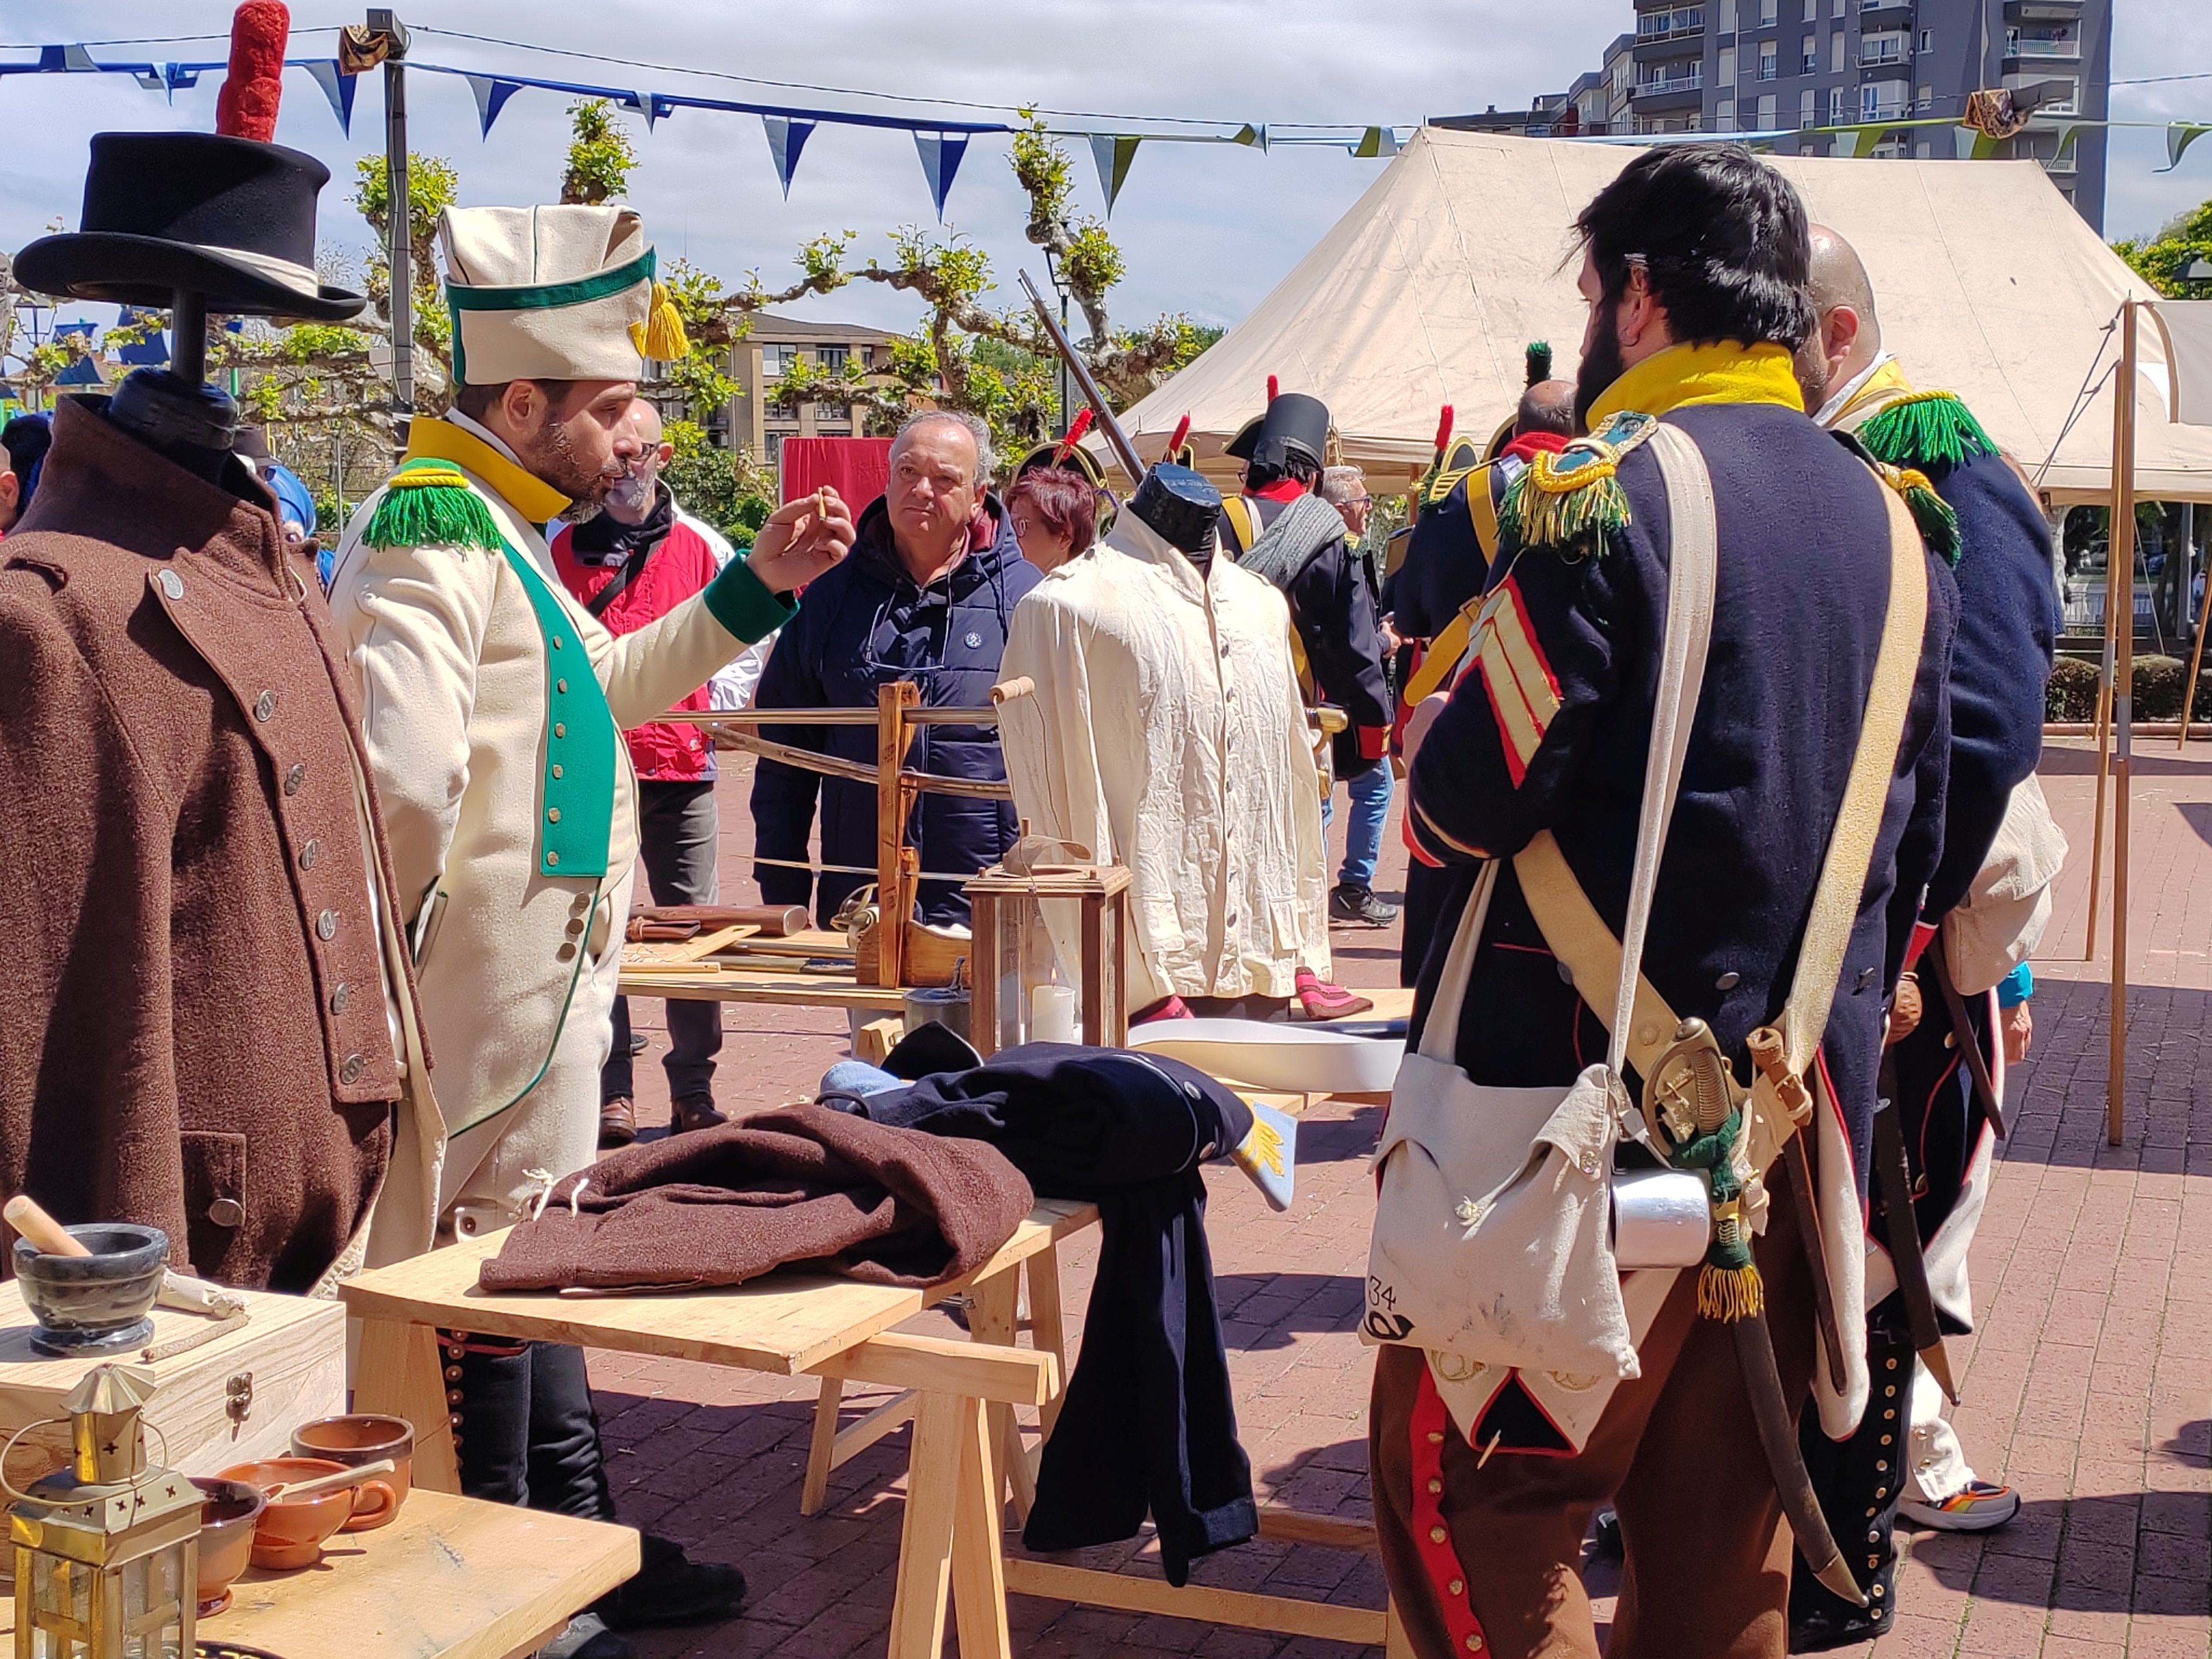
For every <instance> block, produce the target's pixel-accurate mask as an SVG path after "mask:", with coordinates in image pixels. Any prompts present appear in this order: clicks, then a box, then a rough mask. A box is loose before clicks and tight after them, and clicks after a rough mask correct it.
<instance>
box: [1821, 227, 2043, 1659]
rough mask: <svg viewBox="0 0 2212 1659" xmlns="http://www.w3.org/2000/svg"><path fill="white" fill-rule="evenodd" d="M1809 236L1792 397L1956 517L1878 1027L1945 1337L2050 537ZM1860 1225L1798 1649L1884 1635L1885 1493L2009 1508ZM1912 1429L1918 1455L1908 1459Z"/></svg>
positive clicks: (1986, 1105)
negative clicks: (1845, 1389) (1972, 893)
mask: <svg viewBox="0 0 2212 1659" xmlns="http://www.w3.org/2000/svg"><path fill="white" fill-rule="evenodd" d="M1812 246H1813V258H1812V265H1811V275H1810V281H1809V283H1808V288H1809V290H1810V292H1811V295H1812V299H1813V302H1814V310H1815V312H1816V313H1817V314H1818V317H1819V327H1818V328H1817V330H1816V331H1814V335H1813V336H1812V337H1811V338H1810V339H1809V340H1808V342H1807V343H1806V344H1805V346H1804V347H1803V348H1802V349H1801V350H1800V351H1799V352H1798V354H1797V357H1796V368H1797V378H1798V381H1799V384H1800V386H1802V389H1803V391H1804V393H1805V407H1806V408H1807V409H1808V410H1814V418H1815V419H1816V420H1818V421H1820V423H1821V424H1822V425H1824V426H1826V427H1828V428H1831V429H1832V430H1834V431H1837V432H1842V433H1849V434H1850V435H1852V436H1853V437H1854V438H1856V439H1857V441H1858V442H1860V443H1861V444H1863V445H1864V446H1865V447H1866V448H1867V449H1868V450H1869V451H1870V452H1872V453H1873V454H1874V456H1875V459H1878V460H1880V461H1881V462H1883V463H1885V464H1886V465H1890V466H1894V467H1900V468H1906V469H1910V470H1911V471H1917V472H1919V473H1922V474H1924V475H1925V476H1926V477H1927V479H1928V480H1929V483H1931V484H1933V485H1934V487H1935V489H1936V494H1937V495H1940V496H1941V497H1942V500H1943V502H1944V504H1945V505H1946V506H1947V507H1948V508H1949V510H1950V512H1951V513H1953V514H1954V516H1955V518H1956V520H1957V522H1958V535H1957V549H1956V567H1955V571H1954V574H1955V575H1956V577H1957V580H1958V587H1959V631H1958V635H1957V639H1956V641H1955V644H1954V647H1953V653H1952V661H1951V763H1950V786H1949V792H1948V795H1947V797H1946V799H1945V805H1944V814H1943V824H1942V832H1943V845H1942V858H1941V860H1939V861H1938V863H1937V865H1936V873H1935V875H1934V877H1933V878H1931V879H1930V880H1929V884H1928V888H1927V892H1926V894H1925V896H1924V897H1923V901H1922V903H1921V907H1920V915H1919V921H1920V927H1918V929H1917V930H1916V933H1915V936H1914V954H1913V957H1912V965H1913V969H1914V970H1915V971H1917V978H1918V981H1919V986H1920V989H1921V999H1920V1000H1921V1006H1922V1008H1923V1014H1922V1016H1921V1018H1920V1022H1919V1024H1918V1025H1917V1027H1914V1028H1913V1029H1911V1030H1909V1031H1907V1032H1905V1033H1904V1034H1903V1035H1902V1036H1901V1037H1894V1039H1893V1040H1894V1046H1893V1048H1891V1049H1890V1051H1889V1056H1888V1059H1889V1062H1890V1066H1891V1067H1892V1068H1893V1079H1892V1080H1891V1082H1890V1085H1889V1086H1888V1087H1887V1089H1886V1090H1885V1091H1884V1092H1885V1093H1886V1094H1887V1096H1888V1097H1889V1098H1890V1099H1892V1100H1893V1102H1894V1103H1895V1105H1894V1108H1893V1109H1895V1110H1896V1111H1898V1112H1899V1114H1900V1118H1899V1128H1900V1129H1901V1131H1902V1133H1903V1138H1904V1140H1905V1147H1906V1151H1907V1156H1908V1161H1909V1163H1910V1164H1911V1169H1912V1175H1913V1190H1914V1194H1915V1198H1914V1203H1913V1206H1912V1207H1913V1211H1914V1220H1915V1222H1916V1224H1917V1230H1918V1231H1919V1234H1920V1237H1921V1238H1922V1240H1923V1251H1924V1254H1925V1256H1926V1259H1927V1263H1928V1269H1929V1285H1930V1288H1931V1289H1932V1291H1934V1293H1935V1302H1936V1312H1937V1316H1938V1319H1939V1321H1940V1322H1941V1323H1942V1327H1943V1328H1944V1329H1945V1330H1946V1331H1948V1332H1949V1333H1951V1334H1960V1333H1963V1332H1966V1331H1967V1330H1970V1329H1972V1298H1971V1296H1970V1293H1969V1289H1968V1285H1967V1282H1966V1251H1967V1246H1968V1245H1969V1244H1970V1243H1972V1237H1973V1231H1974V1226H1975V1224H1976V1223H1977V1222H1978V1220H1979V1218H1980V1214H1981V1207H1982V1202H1983V1200H1984V1196H1985V1195H1986V1194H1987V1191H1988V1183H1989V1169H1990V1156H1991V1148H1992V1144H1993V1141H1994V1132H1993V1126H1994V1124H1995V1122H1996V1119H1997V1115H1998V1103H1997V1102H1996V1100H1995V1098H1994V1096H1993V1091H1994V1089H1996V1088H1999V1087H2002V1079H2003V1075H2004V1072H2003V1063H2002V1057H2001V1055H2000V1054H1999V1052H1998V1046H1999V1045H1998V1042H1997V1036H1998V1032H1999V1030H2000V1017H1999V1014H1998V1012H1997V1008H1996V987H1994V986H1992V985H1991V984H1990V983H1988V982H1987V981H1985V980H1984V981H1982V982H1975V981H1974V980H1973V979H1972V978H1971V977H1969V976H1968V975H1964V974H1962V973H1961V972H1960V971H1959V970H1958V969H1956V967H1955V966H1954V967H1953V968H1951V969H1949V970H1948V971H1949V978H1950V980H1951V981H1952V983H1951V985H1950V987H1949V990H1950V991H1951V992H1956V993H1958V994H1959V1008H1960V1012H1961V1013H1962V1014H1963V1016H1964V1018H1963V1019H1961V1018H1959V1017H1958V1016H1956V1015H1954V1012H1952V1008H1951V1006H1950V996H1949V994H1948V993H1947V991H1946V989H1945V986H1944V978H1943V975H1944V973H1945V972H1946V964H1947V963H1955V962H1956V961H1957V956H1956V953H1954V952H1952V951H1950V950H1949V949H1948V936H1947V935H1946V934H1944V933H1943V932H1942V928H1943V926H1944V923H1945V921H1946V919H1947V918H1948V916H1949V915H1950V914H1951V913H1952V911H1953V910H1954V908H1956V907H1957V906H1958V905H1959V904H1960V902H1961V901H1962V900H1963V899H1965V898H1966V896H1967V893H1968V891H1969V889H1970V888H1972V887H1975V886H1977V885H1986V884H1985V883H1984V884H1976V882H1975V876H1976V872H1978V871H1979V870H1981V868H1982V866H1983V864H1984V860H1986V859H1987V858H1988V857H1989V855H1990V847H1991V843H1992V842H1994V841H1995V839H1996V834H1997V830H1998V828H1999V826H2000V825H2001V824H2002V822H2003V820H2004V817H2005V812H2006V808H2007V805H2008V803H2009V802H2010V800H2011V799H2012V795H2013V790H2014V787H2015V785H2018V784H2019V783H2021V781H2023V780H2025V779H2027V777H2029V776H2030V775H2032V774H2033V772H2034V770H2035V765H2036V761H2037V759H2038V758H2039V755H2040V753H2041V750H2042V743H2043V706H2044V704H2043V698H2044V682H2045V679H2046V678H2048V677H2049V674H2050V671H2051V650H2052V647H2053V644H2054V642H2055V641H2056V638H2057V629H2058V625H2059V615H2058V602H2057V587H2056V584H2055V581H2054V580H2053V567H2052V562H2051V540H2050V532H2049V531H2048V529H2047V528H2046V526H2045V520H2044V516H2043V513H2042V511H2041V509H2040V508H2039V507H2038V506H2037V504H2036V502H2035V500H2034V498H2033V496H2031V495H2029V494H2028V492H2027V489H2026V488H2025V487H2024V486H2023V485H2022V484H2021V481H2020V479H2019V477H2017V476H2016V475H2015V472H2014V471H2013V469H2012V467H2011V466H2010V465H2009V464H2008V462H2007V461H2006V459H2004V457H2003V456H2002V455H2001V454H1999V453H1998V452H1997V448H1996V445H1995V444H1994V443H1993V442H1991V441H1990V437H1989V435H1988V434H1987V433H1986V432H1984V430H1983V429H1982V426H1981V423H1980V422H1978V421H1977V420H1976V419H1975V418H1974V416H1973V415H1972V413H1971V412H1970V411H1969V410H1967V409H1966V405H1965V404H1962V403H1961V402H1960V400H1959V399H1958V398H1956V397H1955V396H1954V395H1953V394H1952V393H1950V392H1921V391H1917V390H1916V389H1915V388H1914V386H1913V385H1912V383H1911V381H1910V380H1908V379H1906V377H1905V369H1904V367H1903V365H1902V364H1900V363H1899V361H1898V359H1897V357H1896V356H1895V354H1894V353H1893V352H1891V351H1889V350H1887V349H1885V348H1884V345H1883V343H1882V332H1881V313H1880V311H1879V308H1878V307H1877V305H1876V302H1875V292H1874V284H1873V283H1872V282H1871V281H1870V280H1869V276H1868V274H1867V269H1866V266H1865V264H1864V263H1863V261H1862V260H1861V259H1860V258H1859V256H1858V253H1857V250H1856V249H1854V248H1853V247H1852V246H1851V245H1850V242H1848V241H1846V240H1844V238H1843V237H1842V236H1841V235H1839V234H1838V233H1837V232H1835V231H1834V230H1832V229H1831V228H1828V227H1826V226H1825V225H1815V226H1814V227H1813V228H1812ZM1931 941H1932V943H1933V946H1934V948H1932V949H1930V948H1929V945H1930V944H1931ZM1962 1028H1963V1029H1962ZM1962 1037H1963V1039H1964V1040H1965V1041H1966V1042H1971V1043H1972V1045H1973V1047H1974V1048H1975V1050H1976V1051H1977V1052H1978V1054H1980V1056H1981V1057H1982V1060H1983V1065H1982V1066H1981V1068H1980V1069H1981V1071H1982V1072H1983V1073H1984V1075H1985V1077H1986V1078H1987V1079H1988V1080H1989V1081H1990V1085H1991V1089H1990V1091H1984V1089H1983V1087H1982V1085H1981V1083H1980V1081H1979V1080H1978V1079H1976V1077H1975V1076H1974V1068H1973V1067H1972V1066H1970V1065H1962V1064H1961V1063H1960V1062H1961V1060H1962V1059H1963V1058H1964V1056H1963V1054H1961V1051H1960V1048H1959V1046H1958V1045H1959V1042H1960V1040H1961V1038H1962ZM1869 1229H1870V1231H1872V1233H1873V1234H1874V1237H1875V1241H1877V1242H1876V1243H1870V1246H1869V1250H1868V1259H1867V1275H1866V1283H1867V1290H1866V1300H1867V1305H1868V1307H1869V1310H1870V1312H1869V1320H1868V1324H1869V1330H1868V1355H1869V1370H1871V1372H1872V1374H1873V1376H1874V1378H1875V1383H1876V1385H1877V1386H1876V1389H1875V1400H1874V1401H1873V1403H1872V1404H1871V1405H1869V1407H1868V1409H1867V1413H1866V1415H1865V1418H1864V1419H1863V1420H1862V1422H1861V1424H1860V1426H1859V1430H1858V1432H1857V1434H1856V1435H1855V1436H1854V1437H1852V1438H1851V1439H1850V1440H1848V1441H1845V1442H1844V1443H1841V1444H1838V1443H1833V1442H1831V1441H1829V1440H1828V1439H1827V1438H1826V1437H1825V1436H1824V1435H1823V1434H1822V1433H1821V1432H1820V1424H1819V1419H1818V1417H1817V1416H1816V1415H1814V1414H1813V1413H1807V1414H1806V1417H1805V1419H1804V1428H1803V1432H1802V1440H1803V1443H1804V1449H1805V1454H1806V1459H1805V1461H1806V1465H1807V1467H1808V1469H1810V1470H1811V1472H1812V1474H1813V1477H1814V1481H1815V1483H1816V1485H1817V1486H1819V1487H1820V1493H1821V1501H1822V1505H1823V1507H1824V1508H1825V1509H1826V1511H1827V1514H1828V1517H1829V1524H1830V1526H1831V1528H1832V1529H1833V1530H1834V1532H1835V1535H1836V1536H1837V1537H1838V1538H1839V1539H1843V1540H1846V1541H1849V1540H1851V1539H1854V1538H1858V1537H1863V1538H1864V1539H1865V1541H1866V1542H1865V1546H1864V1553H1863V1554H1856V1553H1851V1552H1850V1546H1849V1544H1848V1543H1847V1544H1846V1551H1847V1554H1850V1555H1851V1559H1850V1567H1851V1570H1852V1571H1853V1572H1855V1573H1856V1574H1857V1576H1858V1580H1859V1583H1860V1584H1861V1586H1862V1587H1867V1586H1869V1585H1870V1586H1872V1591H1873V1601H1872V1605H1871V1606H1870V1607H1868V1608H1866V1609H1864V1610H1861V1609H1860V1608H1857V1607H1852V1606H1851V1605H1850V1603H1848V1602H1845V1601H1840V1600H1838V1598H1837V1597H1836V1596H1834V1595H1831V1594H1830V1593H1829V1592H1828V1591H1827V1590H1826V1589H1825V1588H1823V1587H1822V1586H1821V1584H1820V1583H1819V1581H1818V1580H1816V1579H1815V1578H1814V1577H1813V1576H1812V1574H1811V1573H1810V1572H1809V1571H1808V1570H1807V1569H1806V1567H1805V1565H1804V1564H1803V1562H1802V1560H1801V1561H1800V1562H1799V1563H1798V1565H1797V1568H1796V1581H1795V1583H1793V1584H1792V1586H1791V1590H1790V1650H1791V1651H1792V1652H1794V1653H1813V1652H1819V1651H1820V1650H1824V1649H1827V1648H1832V1647H1840V1646H1845V1645H1849V1644H1854V1643H1858V1642H1863V1641H1865V1640H1866V1639H1868V1638H1869V1637H1873V1636H1876V1635H1879V1634H1881V1632H1884V1631H1886V1630H1887V1629H1888V1628H1889V1624H1890V1620H1891V1619H1892V1618H1893V1616H1894V1613H1895V1611H1896V1609H1895V1606H1894V1602H1895V1590H1896V1553H1895V1550H1894V1548H1893V1543H1892V1536H1891V1534H1892V1530H1893V1526H1894V1523H1895V1519H1896V1516H1897V1513H1898V1510H1899V1505H1900V1504H1903V1505H1904V1507H1905V1510H1906V1512H1907V1513H1908V1514H1910V1515H1911V1516H1912V1517H1913V1518H1914V1519H1916V1520H1917V1521H1919V1522H1922V1523H1923V1524H1925V1525H1929V1526H1934V1527H1936V1528H1942V1529H1946V1530H1953V1531H1986V1530H1988V1529H1989V1528H1992V1527H1998V1526H2002V1525H2003V1524H2004V1523H2005V1522H2008V1521H2009V1520H2010V1519H2011V1518H2012V1517H2013V1516H2014V1515H2015V1513H2017V1511H2018V1510H2019V1508H2020V1498H2019V1496H2018V1494H2017V1493H2015V1492H2013V1491H2012V1489H2011V1488H2010V1487H2008V1486H1997V1485H1994V1484H1992V1483H1990V1482H1988V1481H1984V1480H1978V1479H1976V1478H1975V1475H1974V1473H1973V1471H1972V1469H1971V1468H1967V1467H1966V1462H1965V1460H1964V1458H1963V1457H1954V1458H1949V1459H1940V1458H1938V1457H1936V1456H1935V1455H1929V1454H1928V1453H1927V1452H1926V1450H1925V1448H1926V1446H1927V1445H1928V1443H1929V1430H1931V1429H1933V1428H1936V1427H1937V1426H1939V1425H1938V1424H1937V1423H1936V1421H1935V1413H1936V1410H1937V1407H1939V1406H1940V1403H1941V1401H1942V1392H1941V1390H1940V1389H1937V1388H1936V1385H1935V1383H1934V1381H1933V1379H1932V1378H1930V1377H1929V1376H1928V1374H1927V1372H1926V1370H1924V1368H1923V1367H1921V1366H1920V1365H1919V1364H1918V1362H1917V1359H1916V1358H1914V1353H1913V1345H1912V1340H1911V1336H1910V1334H1908V1332H1907V1328H1906V1322H1905V1312H1904V1310H1903V1308H1902V1307H1901V1305H1900V1300H1899V1296H1898V1295H1897V1294H1896V1293H1895V1286H1896V1284H1897V1279H1896V1274H1895V1272H1894V1270H1893V1267H1891V1265H1890V1258H1889V1255H1888V1254H1887V1249H1886V1248H1883V1247H1885V1246H1886V1245H1887V1238H1888V1235H1887V1229H1886V1224H1885V1223H1884V1222H1883V1221H1881V1220H1880V1219H1877V1220H1875V1221H1872V1222H1870V1223H1869ZM1916 1376H1917V1378H1918V1379H1919V1380H1918V1382H1917V1386H1916V1384H1915V1383H1914V1379H1915V1377H1916ZM1885 1390H1888V1391H1887V1392H1885ZM1916 1415H1917V1417H1918V1418H1919V1419H1921V1420H1920V1421H1919V1422H1918V1423H1917V1425H1916V1423H1915V1418H1916ZM1916 1426H1917V1427H1918V1428H1919V1429H1920V1430H1921V1431H1922V1432H1921V1433H1920V1434H1919V1435H1918V1436H1917V1437H1916V1436H1914V1435H1913V1434H1912V1433H1911V1431H1912V1430H1913V1429H1914V1428H1915V1427H1916ZM1916 1438H1917V1440H1918V1441H1919V1442H1921V1443H1922V1449H1920V1450H1913V1443H1914V1441H1915V1439H1916ZM1909 1452H1910V1453H1911V1455H1910V1457H1908V1453H1909ZM1908 1462H1910V1464H1911V1467H1908Z"/></svg>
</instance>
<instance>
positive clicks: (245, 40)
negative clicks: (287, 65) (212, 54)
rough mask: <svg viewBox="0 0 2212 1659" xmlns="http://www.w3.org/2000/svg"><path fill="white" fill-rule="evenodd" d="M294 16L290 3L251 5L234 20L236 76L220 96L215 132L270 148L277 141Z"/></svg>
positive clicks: (258, 0)
mask: <svg viewBox="0 0 2212 1659" xmlns="http://www.w3.org/2000/svg"><path fill="white" fill-rule="evenodd" d="M291 33H292V14H291V12H290V10H289V9H287V7H286V6H285V4H284V0H246V3H245V4H243V5H241V6H240V7H239V9H238V10H237V11H236V12H235V13H234V15H232V17H231V20H230V76H229V78H228V79H227V80H226V81H224V82H223V83H222V91H221V92H220V93H218V94H216V100H215V130H216V131H217V132H219V133H221V134H222V135H223V136H224V137H227V138H254V139H258V140H259V141H260V142H261V143H264V144H265V143H268V142H269V141H270V139H272V138H274V137H276V106H277V105H278V103H279V102H281V101H282V100H283V96H284V43H285V41H286V40H287V39H288V38H289V35H290V34H291Z"/></svg>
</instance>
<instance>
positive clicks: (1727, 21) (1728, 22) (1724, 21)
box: [1721, 0, 1735, 34]
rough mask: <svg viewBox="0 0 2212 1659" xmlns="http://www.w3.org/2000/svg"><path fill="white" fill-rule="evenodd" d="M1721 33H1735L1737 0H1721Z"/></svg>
mask: <svg viewBox="0 0 2212 1659" xmlns="http://www.w3.org/2000/svg"><path fill="white" fill-rule="evenodd" d="M1721 33H1723V34H1734V33H1735V0H1721Z"/></svg>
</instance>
